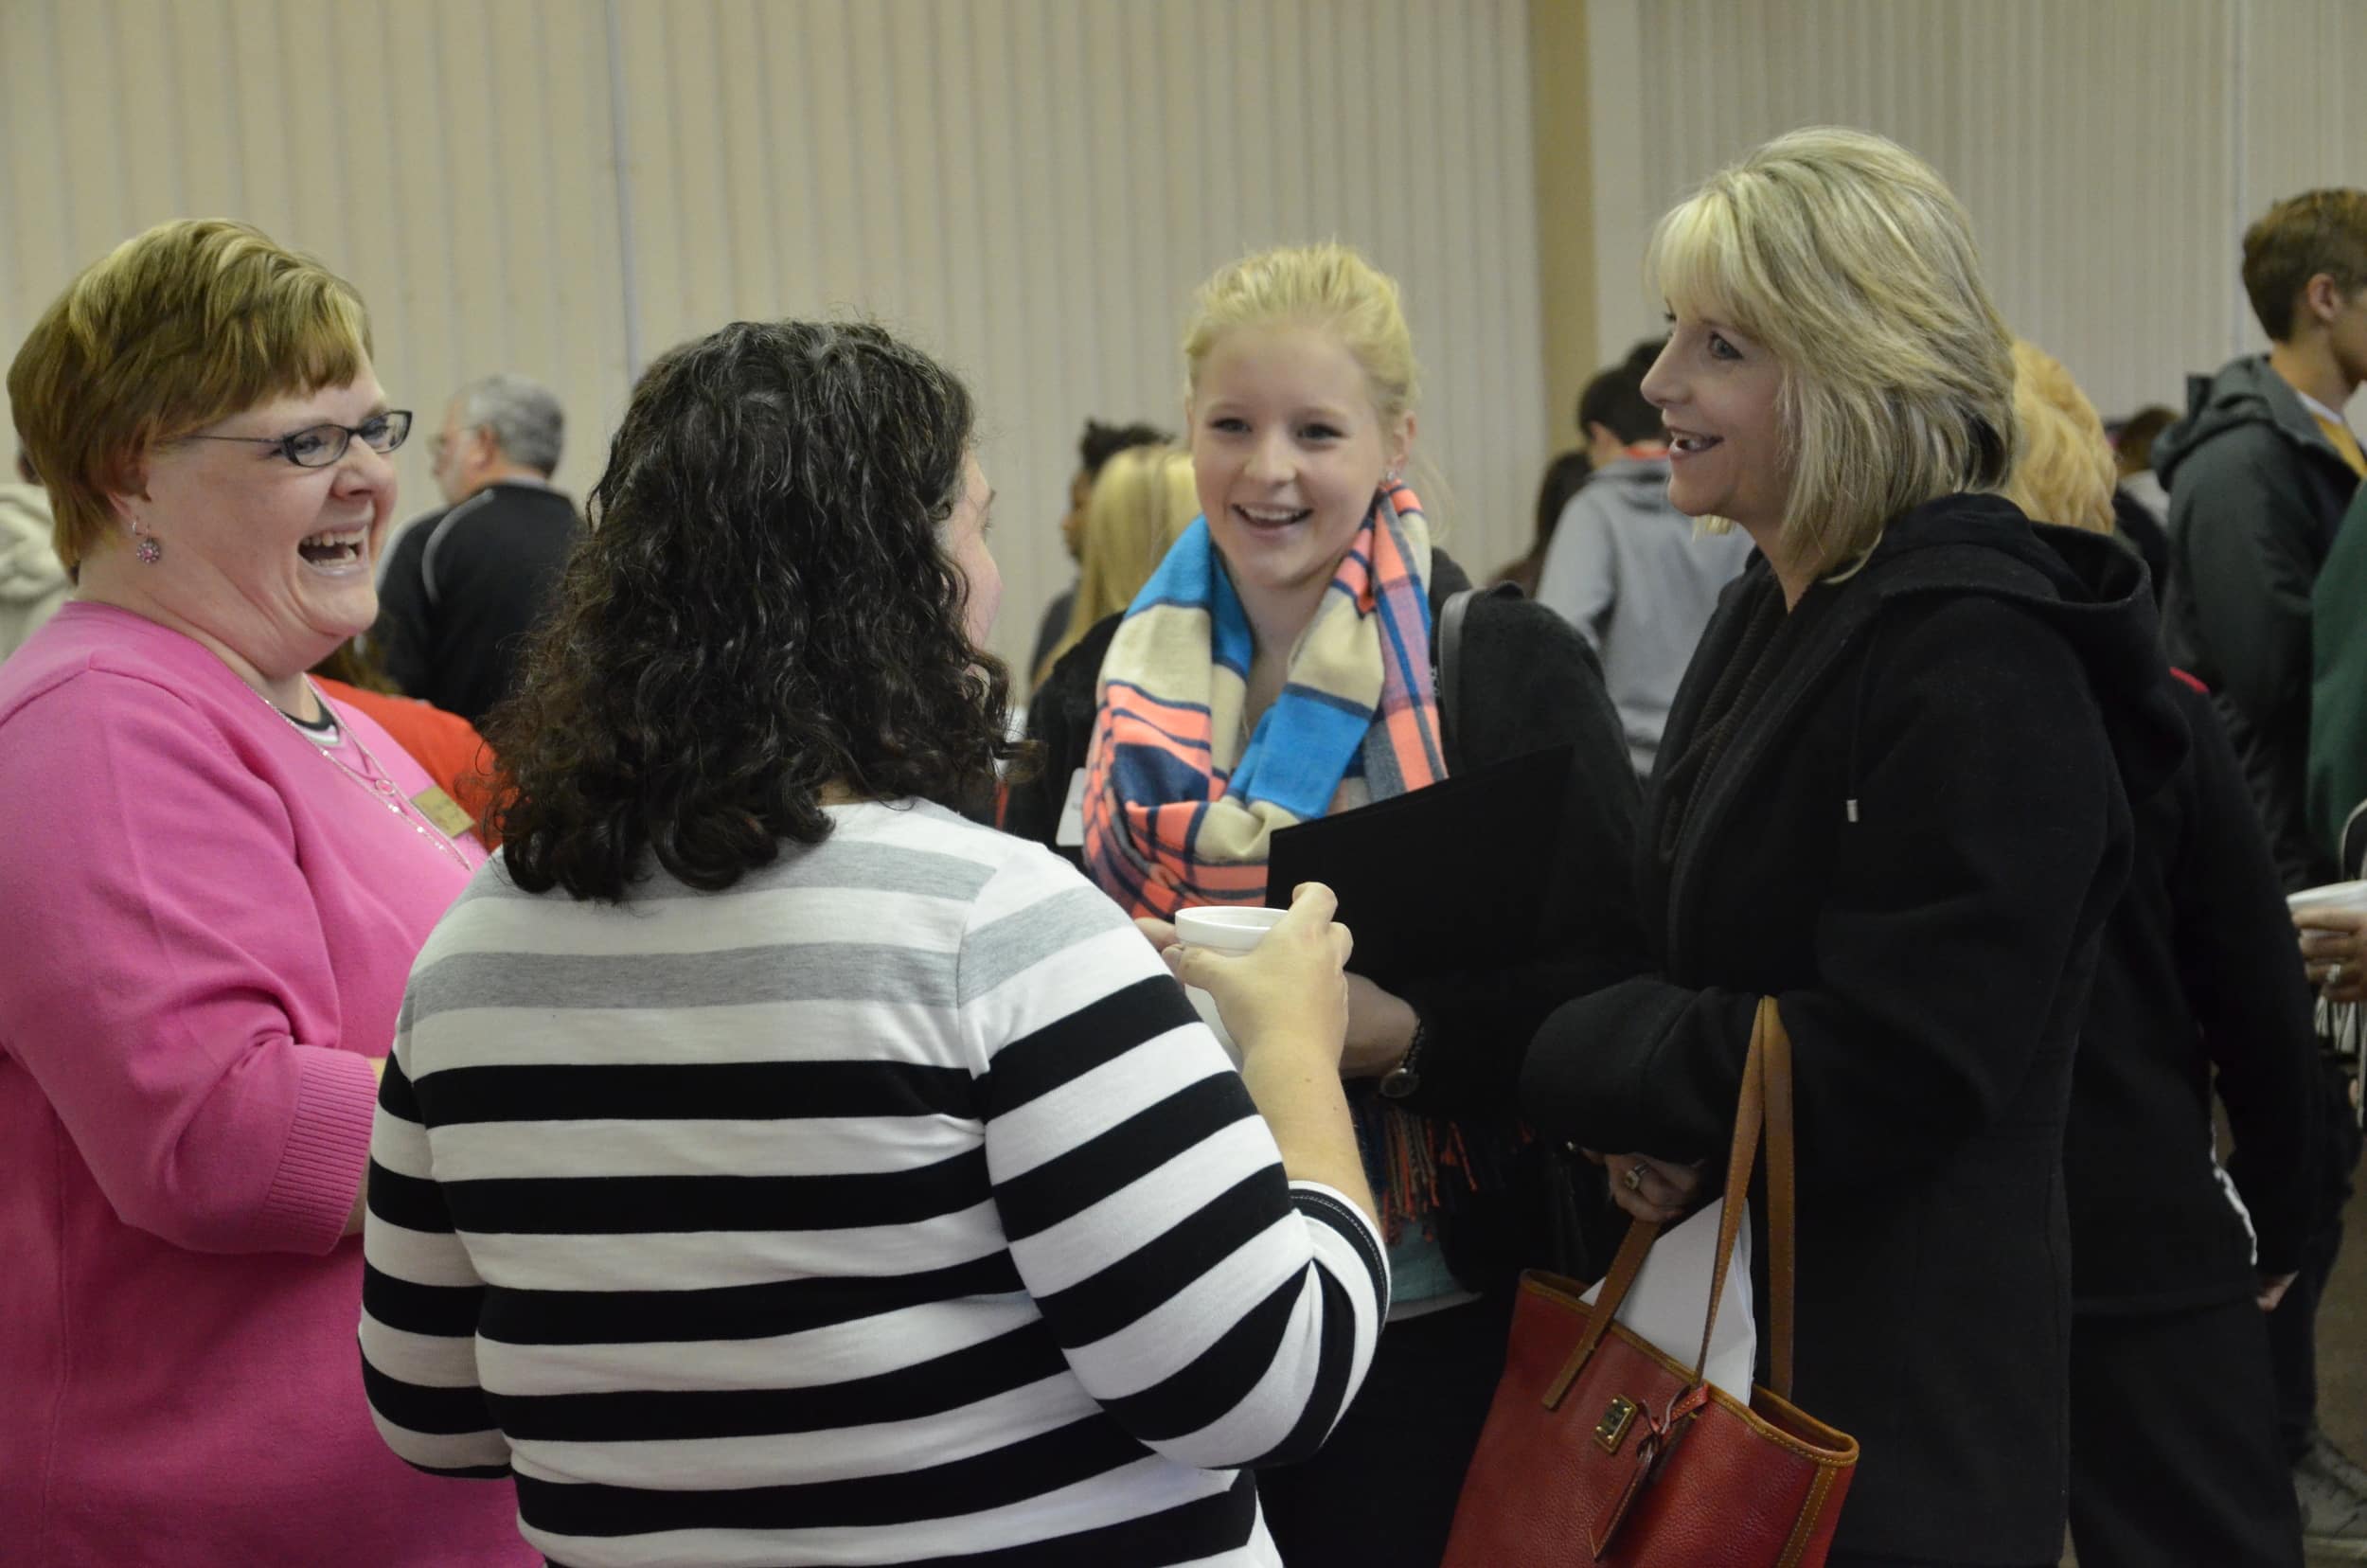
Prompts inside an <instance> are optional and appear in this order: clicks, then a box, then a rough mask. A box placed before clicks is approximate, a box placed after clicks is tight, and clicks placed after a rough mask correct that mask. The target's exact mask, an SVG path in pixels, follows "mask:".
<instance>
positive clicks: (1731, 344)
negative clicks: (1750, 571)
mask: <svg viewBox="0 0 2367 1568" xmlns="http://www.w3.org/2000/svg"><path fill="white" fill-rule="evenodd" d="M1671 320H1672V322H1673V330H1671V332H1670V334H1669V338H1668V346H1667V347H1665V348H1664V349H1662V350H1661V356H1660V358H1659V359H1658V360H1656V361H1654V362H1653V365H1652V368H1651V370H1650V372H1649V373H1648V374H1646V376H1645V378H1644V396H1645V397H1646V399H1648V400H1649V401H1651V403H1652V405H1653V406H1654V407H1655V408H1658V409H1659V410H1660V411H1661V418H1662V419H1663V420H1664V422H1665V423H1666V425H1667V427H1668V464H1669V475H1668V502H1669V505H1671V506H1673V507H1675V508H1677V509H1678V510H1679V511H1681V512H1683V513H1684V514H1685V515H1686V516H1688V517H1725V518H1731V519H1733V520H1734V522H1735V524H1736V525H1737V526H1740V527H1741V528H1742V529H1743V531H1744V532H1746V533H1748V534H1749V535H1750V536H1751V537H1752V539H1753V540H1754V541H1756V542H1757V543H1758V545H1759V548H1760V549H1761V550H1763V551H1767V552H1768V553H1769V554H1770V555H1771V556H1772V554H1773V552H1772V550H1771V548H1770V546H1771V544H1772V543H1773V542H1774V540H1775V538H1776V535H1777V534H1778V532H1779V531H1780V530H1781V529H1782V527H1783V523H1784V509H1785V507H1786V505H1787V503H1788V502H1789V498H1790V495H1791V478H1792V461H1793V459H1792V454H1791V450H1790V444H1789V442H1788V441H1787V440H1786V439H1785V438H1784V431H1783V421H1782V419H1781V417H1780V414H1779V412H1778V408H1777V401H1778V399H1779V397H1780V396H1781V394H1782V392H1783V386H1784V371H1783V366H1782V365H1779V364H1777V363H1776V360H1775V356H1774V355H1773V354H1771V353H1770V352H1769V351H1768V350H1767V349H1766V348H1765V347H1761V346H1760V345H1759V344H1758V343H1756V342H1754V341H1753V340H1752V339H1751V338H1749V337H1746V336H1744V335H1743V334H1742V333H1741V332H1740V331H1738V330H1735V329H1734V328H1732V327H1728V326H1725V325H1722V324H1721V323H1719V322H1717V321H1715V320H1711V319H1707V318H1704V317H1700V316H1695V315H1690V314H1687V313H1685V312H1676V313H1675V314H1674V315H1672V317H1671Z"/></svg>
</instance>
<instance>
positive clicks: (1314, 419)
mask: <svg viewBox="0 0 2367 1568" xmlns="http://www.w3.org/2000/svg"><path fill="white" fill-rule="evenodd" d="M1189 414H1190V419H1191V427H1192V477H1193V481H1194V484H1195V488H1196V489H1197V490H1199V492H1200V505H1201V512H1202V513H1203V514H1204V515H1205V516H1206V517H1207V519H1208V530H1209V533H1210V535H1211V536H1212V537H1213V538H1214V540H1215V542H1216V545H1217V548H1218V549H1219V551H1220V552H1221V553H1222V554H1223V556H1224V562H1225V566H1226V568H1227V569H1228V571H1229V572H1230V573H1231V575H1232V578H1233V583H1234V586H1235V587H1236V588H1237V589H1238V590H1239V591H1240V593H1241V596H1242V598H1243V600H1244V601H1245V602H1247V603H1248V604H1249V606H1250V608H1251V612H1252V615H1253V617H1255V616H1256V615H1257V613H1258V610H1259V601H1260V600H1261V599H1263V600H1265V601H1266V602H1268V603H1269V604H1278V603H1287V604H1288V605H1289V606H1290V608H1292V609H1294V610H1295V609H1296V608H1297V607H1298V606H1299V604H1300V603H1301V602H1302V601H1303V602H1304V607H1305V611H1306V613H1307V614H1308V615H1312V614H1313V612H1314V607H1315V605H1316V604H1317V603H1318V602H1320V600H1321V598H1322V597H1323V591H1324V588H1325V586H1326V584H1328V583H1329V582H1330V580H1331V576H1332V573H1333V572H1334V571H1335V570H1337V569H1338V567H1339V564H1340V561H1341V558H1342V557H1343V556H1344V555H1346V554H1347V550H1348V544H1349V543H1350V541H1352V540H1353V539H1354V538H1355V537H1356V531H1357V529H1358V528H1359V527H1360V526H1361V525H1362V523H1363V521H1364V514H1365V513H1366V512H1367V511H1369V510H1370V509H1371V508H1372V505H1373V492H1374V491H1375V490H1379V488H1380V483H1381V479H1382V476H1383V475H1384V474H1385V473H1387V472H1388V471H1389V470H1390V469H1391V468H1393V467H1395V466H1396V465H1397V464H1400V463H1402V462H1404V460H1405V456H1406V453H1407V450H1408V449H1409V447H1410V446H1411V445H1412V442H1413V438H1414V421H1413V419H1412V418H1411V417H1410V416H1408V417H1406V418H1404V419H1400V420H1399V421H1398V423H1397V427H1396V428H1394V429H1389V428H1384V427H1383V425H1382V422H1381V418H1380V414H1379V410H1378V409H1377V408H1375V406H1374V404H1373V396H1372V391H1371V386H1370V383H1368V382H1367V380H1366V378H1365V375H1364V370H1363V367H1362V366H1361V365H1358V364H1357V362H1356V356H1355V355H1353V354H1351V353H1350V352H1348V350H1347V347H1345V346H1344V344H1343V343H1341V342H1340V340H1339V339H1338V337H1337V336H1336V335H1334V334H1333V333H1330V332H1327V331H1326V330H1322V329H1320V328H1313V327H1242V328H1237V329H1235V330H1232V331H1230V332H1227V333H1226V334H1225V335H1224V336H1222V337H1220V338H1219V339H1218V340H1217V341H1216V343H1215V344H1213V345H1212V346H1211V347H1209V349H1208V353H1207V356H1206V358H1205V359H1203V360H1202V361H1201V366H1200V377H1199V382H1198V384H1197V386H1196V387H1195V388H1194V391H1193V394H1192V400H1191V406H1190V409H1189Z"/></svg>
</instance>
